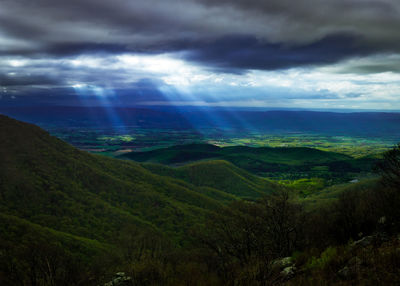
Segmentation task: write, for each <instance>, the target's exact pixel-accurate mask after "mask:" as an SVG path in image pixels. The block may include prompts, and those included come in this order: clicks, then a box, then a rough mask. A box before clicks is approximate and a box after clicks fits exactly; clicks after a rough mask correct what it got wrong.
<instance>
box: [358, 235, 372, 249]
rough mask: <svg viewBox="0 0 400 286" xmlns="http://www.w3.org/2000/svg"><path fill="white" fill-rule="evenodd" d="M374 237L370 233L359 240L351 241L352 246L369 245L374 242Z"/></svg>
mask: <svg viewBox="0 0 400 286" xmlns="http://www.w3.org/2000/svg"><path fill="white" fill-rule="evenodd" d="M374 240H375V238H374V237H373V236H372V235H370V236H365V237H363V238H361V239H360V240H357V241H355V242H354V243H353V246H361V247H367V246H369V245H371V244H372V243H373V242H374Z"/></svg>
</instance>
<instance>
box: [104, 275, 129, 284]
mask: <svg viewBox="0 0 400 286" xmlns="http://www.w3.org/2000/svg"><path fill="white" fill-rule="evenodd" d="M104 286H133V281H132V278H131V277H129V276H126V275H125V273H124V272H118V273H116V274H115V276H114V278H113V279H112V280H111V281H110V282H107V283H105V284H104Z"/></svg>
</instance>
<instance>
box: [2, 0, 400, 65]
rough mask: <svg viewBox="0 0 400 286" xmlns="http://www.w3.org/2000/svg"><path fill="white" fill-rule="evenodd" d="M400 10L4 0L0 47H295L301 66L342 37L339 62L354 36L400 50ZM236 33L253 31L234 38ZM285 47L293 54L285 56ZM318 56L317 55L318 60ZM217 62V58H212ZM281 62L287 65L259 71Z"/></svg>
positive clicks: (392, 6)
mask: <svg viewBox="0 0 400 286" xmlns="http://www.w3.org/2000/svg"><path fill="white" fill-rule="evenodd" d="M399 13H400V3H399V2H398V1H396V0H385V1H378V0H375V1H372V0H370V1H360V0H338V1H328V0H324V1H317V2H316V1H312V0H303V1H296V2H293V1H288V0H279V1H278V0H271V1H261V0H250V1H224V0H223V1H208V0H187V1H180V0H169V1H157V0H147V1H139V0H134V1H126V0H114V1H104V0H96V1H94V0H79V1H78V0H70V1H62V0H41V1H35V2H32V1H28V0H16V1H14V0H13V1H11V0H4V1H2V11H1V12H0V32H1V35H0V39H2V41H5V40H7V41H9V42H10V41H13V42H14V45H11V46H10V47H9V48H8V49H3V50H2V51H0V52H1V53H3V54H16V53H17V54H29V53H31V54H51V55H56V56H61V55H72V54H73V55H76V54H84V53H92V52H107V53H121V52H135V53H137V52H141V53H163V52H174V51H195V53H194V54H195V55H193V56H192V57H193V58H196V59H197V60H200V59H202V58H204V59H206V60H207V59H208V58H209V55H210V53H212V52H214V53H215V52H216V50H218V46H219V45H220V46H224V47H226V48H228V50H227V52H228V54H230V55H234V54H236V53H238V52H239V51H238V50H237V48H238V45H239V46H240V47H241V50H242V55H243V53H250V54H253V55H254V56H256V55H260V56H263V55H265V54H266V53H268V52H270V53H271V56H273V55H274V54H275V55H276V56H277V57H278V59H277V60H276V62H277V61H278V60H279V57H283V59H282V60H283V61H284V62H286V65H287V64H288V61H289V60H288V57H289V54H288V53H289V52H290V51H292V50H294V57H295V58H294V59H293V62H294V63H293V65H295V64H296V63H297V62H299V64H303V62H305V61H306V59H307V58H310V56H311V55H309V54H306V55H305V56H306V57H305V59H304V60H300V59H298V58H297V57H298V56H304V54H303V53H304V52H305V53H306V52H307V51H306V50H307V49H311V48H313V47H314V48H317V49H318V46H319V45H323V44H325V43H329V40H332V39H336V40H337V41H338V42H336V43H335V46H334V48H335V49H338V50H339V52H335V50H334V48H330V49H328V47H326V49H327V50H326V51H327V52H331V53H334V56H333V57H330V58H328V60H331V61H332V60H340V59H341V57H340V56H339V54H340V55H341V56H343V57H345V56H354V55H356V53H355V52H356V51H355V50H354V49H349V43H348V42H347V41H342V42H340V40H341V39H342V40H346V37H351V39H350V40H351V41H350V44H353V45H354V44H355V40H357V44H358V45H359V46H363V47H364V49H363V51H365V50H367V51H370V52H386V51H396V52H397V51H399V50H400V35H399V33H398V29H397V27H399V26H400V17H398V15H399ZM231 35H246V36H244V37H236V38H235V39H233V38H232V36H231ZM335 35H336V36H335ZM338 35H347V36H346V37H343V36H342V38H341V36H338ZM348 35H353V36H348ZM232 42H233V44H234V45H236V46H234V47H233V49H229V46H227V45H226V44H229V43H232ZM18 43H19V44H18ZM340 43H341V44H343V45H344V47H341V45H340ZM224 44H225V45H224ZM285 47H288V48H287V50H285ZM202 48H204V49H205V50H204V53H202ZM235 48H236V49H235ZM263 50H265V51H264V52H263ZM285 51H286V52H287V54H283V53H284V52H285ZM318 51H319V50H318ZM318 51H317V52H318ZM296 52H297V54H296ZM321 52H322V51H321ZM346 52H348V54H346ZM224 60H225V61H224ZM228 60H232V58H231V57H225V58H221V59H220V61H219V63H218V64H219V65H220V66H221V67H223V66H226V65H229V64H230V63H229V62H226V61H228ZM315 60H316V59H315V58H312V59H310V61H311V63H313V62H314V61H315ZM206 63H208V62H207V61H206ZM212 64H217V62H216V61H215V60H213V61H212ZM237 64H238V68H239V69H240V68H242V66H247V65H246V64H244V63H243V61H237ZM230 65H233V64H230ZM275 65H277V66H278V67H281V66H284V65H285V64H282V65H281V64H279V63H276V64H274V63H272V64H267V65H265V64H264V65H260V67H259V68H263V67H264V66H266V67H267V68H270V67H273V66H275ZM251 66H254V64H253V65H251Z"/></svg>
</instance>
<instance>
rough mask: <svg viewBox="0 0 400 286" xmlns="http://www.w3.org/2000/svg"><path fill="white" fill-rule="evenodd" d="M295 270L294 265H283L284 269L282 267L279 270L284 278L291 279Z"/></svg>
mask: <svg viewBox="0 0 400 286" xmlns="http://www.w3.org/2000/svg"><path fill="white" fill-rule="evenodd" d="M295 272H296V267H295V266H289V267H285V269H283V270H282V271H281V275H282V276H283V277H284V278H285V279H291V278H293V276H294V275H295Z"/></svg>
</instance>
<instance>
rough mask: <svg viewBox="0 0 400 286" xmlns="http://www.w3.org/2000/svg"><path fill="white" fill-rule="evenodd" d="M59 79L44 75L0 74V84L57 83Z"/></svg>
mask: <svg viewBox="0 0 400 286" xmlns="http://www.w3.org/2000/svg"><path fill="white" fill-rule="evenodd" d="M59 83H60V80H58V79H56V78H53V77H49V76H44V75H12V76H8V75H5V74H0V86H2V87H21V86H32V85H51V86H53V85H57V84H59Z"/></svg>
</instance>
